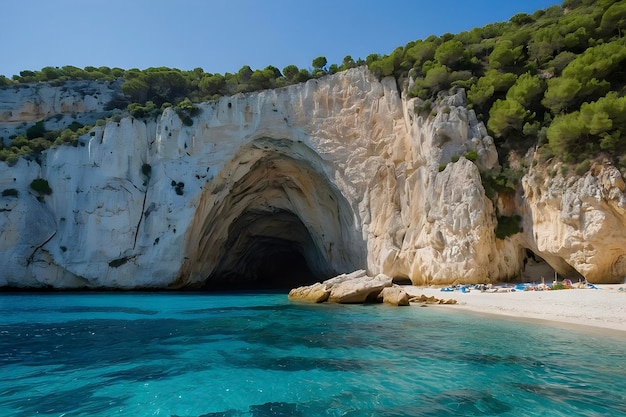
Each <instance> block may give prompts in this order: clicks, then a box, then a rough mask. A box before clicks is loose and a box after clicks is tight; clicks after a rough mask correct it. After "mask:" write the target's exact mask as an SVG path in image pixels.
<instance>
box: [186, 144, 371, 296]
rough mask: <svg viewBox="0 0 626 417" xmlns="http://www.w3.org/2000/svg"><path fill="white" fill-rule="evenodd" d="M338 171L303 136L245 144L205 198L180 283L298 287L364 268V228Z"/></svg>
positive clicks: (215, 285) (193, 227) (194, 222)
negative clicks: (339, 182) (337, 182)
mask: <svg viewBox="0 0 626 417" xmlns="http://www.w3.org/2000/svg"><path fill="white" fill-rule="evenodd" d="M334 175H335V173H334V172H333V169H332V168H331V166H330V165H329V164H327V163H325V161H324V160H323V159H322V158H321V157H320V156H319V155H318V154H317V153H316V152H314V151H313V150H312V149H311V148H309V147H307V146H306V145H304V144H303V143H301V142H298V141H292V140H289V139H273V138H267V137H264V138H259V139H256V140H253V141H251V142H250V143H248V144H246V145H245V146H243V147H242V148H241V149H240V150H239V151H238V152H237V154H236V155H235V156H234V157H233V158H232V159H231V160H230V161H229V162H228V163H226V164H225V165H224V167H223V169H222V170H221V171H220V173H219V174H218V175H217V177H216V178H214V179H213V180H212V181H210V182H209V183H208V184H207V187H206V188H205V190H204V191H203V193H202V195H201V197H200V201H199V204H198V207H197V210H196V213H195V216H194V220H193V224H192V228H191V232H190V235H189V239H188V240H187V244H186V249H185V253H186V256H185V263H184V265H183V268H182V270H181V274H180V276H179V279H178V280H177V283H178V285H181V286H189V285H195V286H205V287H207V288H291V287H294V286H297V285H302V284H306V283H312V282H315V281H319V280H323V279H326V278H329V277H331V276H333V275H336V274H338V273H342V272H350V271H353V270H355V269H359V268H363V267H364V266H365V264H366V255H367V250H366V247H365V243H364V242H358V239H355V231H358V229H360V226H359V225H356V223H355V214H354V212H353V209H352V208H351V206H350V204H349V203H348V201H347V200H346V198H345V197H344V195H343V194H342V192H341V191H340V190H339V188H338V187H337V186H336V185H335V184H334V182H333V178H334Z"/></svg>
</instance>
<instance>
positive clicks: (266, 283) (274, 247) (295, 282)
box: [204, 210, 331, 290]
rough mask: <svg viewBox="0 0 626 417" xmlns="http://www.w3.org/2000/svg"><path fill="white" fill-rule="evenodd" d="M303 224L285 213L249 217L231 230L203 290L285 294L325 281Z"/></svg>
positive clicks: (250, 214)
mask: <svg viewBox="0 0 626 417" xmlns="http://www.w3.org/2000/svg"><path fill="white" fill-rule="evenodd" d="M327 270H328V266H327V265H326V262H325V261H324V257H323V256H322V255H321V254H320V252H319V250H318V248H317V247H316V246H315V243H314V240H313V238H312V237H311V235H310V234H309V232H308V230H307V228H306V227H305V226H304V224H303V223H302V221H300V219H299V218H298V217H297V216H296V215H295V214H293V213H291V212H288V211H283V210H279V211H274V212H259V211H253V212H248V213H246V214H245V215H243V216H241V217H240V218H239V219H238V221H236V222H235V223H233V225H231V227H230V230H229V237H228V240H227V244H226V250H225V254H224V256H222V258H221V261H220V263H219V265H218V267H217V268H216V269H215V270H214V271H213V273H212V274H211V275H210V276H209V277H208V279H207V280H206V282H205V286H204V289H206V290H289V289H291V288H295V287H298V286H302V285H309V284H312V283H314V282H317V281H322V280H324V279H326V278H329V277H330V276H331V274H330V273H329V272H328V271H327Z"/></svg>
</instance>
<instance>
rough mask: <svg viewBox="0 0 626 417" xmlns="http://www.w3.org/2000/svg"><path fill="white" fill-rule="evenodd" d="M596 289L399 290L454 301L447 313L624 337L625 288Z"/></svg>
mask: <svg viewBox="0 0 626 417" xmlns="http://www.w3.org/2000/svg"><path fill="white" fill-rule="evenodd" d="M597 287H598V289H566V290H550V291H511V292H496V293H491V292H481V291H479V290H471V291H469V292H465V293H464V292H461V291H454V292H442V291H441V288H439V287H420V286H411V285H403V286H402V288H403V289H404V290H405V291H406V292H407V293H408V294H409V295H410V296H420V295H422V294H424V295H426V296H427V297H430V296H434V297H436V298H439V299H444V300H449V299H451V298H452V299H455V300H456V301H457V304H452V305H442V306H443V307H444V308H446V309H449V310H455V309H456V310H460V311H462V312H468V313H472V314H477V315H491V316H498V317H501V318H504V319H509V320H515V321H526V322H538V321H548V322H552V323H555V324H558V325H559V326H566V327H578V328H586V329H591V330H600V331H602V332H603V333H606V332H609V333H610V334H613V335H619V336H626V291H622V290H620V288H622V289H624V288H626V286H625V285H619V284H614V285H611V284H603V285H597ZM438 306H439V305H438ZM617 332H619V333H617Z"/></svg>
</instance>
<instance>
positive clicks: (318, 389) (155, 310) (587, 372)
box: [0, 293, 626, 417]
mask: <svg viewBox="0 0 626 417" xmlns="http://www.w3.org/2000/svg"><path fill="white" fill-rule="evenodd" d="M0 370H1V371H0V372H1V374H0V375H1V377H0V415H1V416H19V417H22V416H24V417H25V416H29V417H30V416H35V415H37V416H114V415H122V416H168V417H169V416H179V417H187V416H194V417H197V416H203V417H217V416H233V417H235V416H242V417H244V416H495V415H498V416H569V417H572V416H607V415H610V416H620V415H626V385H625V383H626V336H625V335H624V334H623V333H622V334H619V333H618V334H616V335H615V336H606V335H601V334H599V333H584V332H579V331H576V330H571V329H565V328H559V327H554V326H549V325H537V324H529V323H516V322H512V321H509V320H506V321H505V320H498V319H491V318H483V317H477V316H468V315H466V314H462V313H461V312H455V311H454V310H453V309H451V308H445V309H442V308H437V307H428V308H419V307H404V308H397V307H396V308H394V307H389V306H385V305H366V306H361V305H351V306H347V305H302V304H294V303H290V302H289V301H288V299H287V296H286V295H285V294H255V293H248V294H199V293H182V294H181V293H177V294H171V293H69V294H61V293H50V294H0Z"/></svg>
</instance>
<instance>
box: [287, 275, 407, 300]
mask: <svg viewBox="0 0 626 417" xmlns="http://www.w3.org/2000/svg"><path fill="white" fill-rule="evenodd" d="M289 298H290V299H291V300H295V301H306V302H313V303H323V302H329V303H339V304H365V303H379V302H381V303H387V304H392V305H396V306H408V305H409V295H408V294H407V293H406V291H404V290H403V289H402V288H401V287H399V286H397V285H394V284H393V280H392V279H391V278H390V277H388V276H387V275H385V274H378V275H376V276H375V277H372V276H368V275H367V272H366V271H365V270H362V269H361V270H358V271H354V272H352V273H350V274H341V275H338V276H336V277H334V278H331V279H328V280H326V281H324V282H321V283H319V282H318V283H315V284H313V285H308V286H302V287H298V288H294V289H292V290H291V291H290V292H289Z"/></svg>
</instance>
